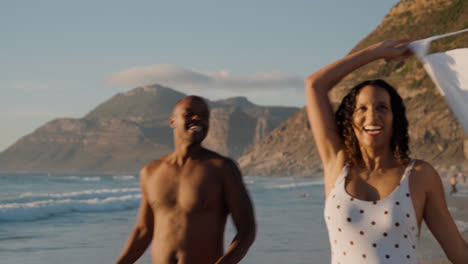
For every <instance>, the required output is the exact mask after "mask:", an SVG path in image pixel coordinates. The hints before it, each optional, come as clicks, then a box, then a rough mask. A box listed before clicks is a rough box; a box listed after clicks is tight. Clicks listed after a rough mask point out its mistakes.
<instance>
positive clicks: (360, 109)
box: [356, 106, 367, 112]
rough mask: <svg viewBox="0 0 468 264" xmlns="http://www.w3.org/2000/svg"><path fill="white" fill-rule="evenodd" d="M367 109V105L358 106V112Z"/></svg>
mask: <svg viewBox="0 0 468 264" xmlns="http://www.w3.org/2000/svg"><path fill="white" fill-rule="evenodd" d="M366 109H367V108H366V107H365V106H360V107H358V108H357V109H356V112H364V111H366Z"/></svg>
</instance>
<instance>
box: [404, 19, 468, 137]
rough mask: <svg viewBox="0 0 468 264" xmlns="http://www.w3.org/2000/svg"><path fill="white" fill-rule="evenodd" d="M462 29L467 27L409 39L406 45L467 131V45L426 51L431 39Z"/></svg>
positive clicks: (467, 131)
mask: <svg viewBox="0 0 468 264" xmlns="http://www.w3.org/2000/svg"><path fill="white" fill-rule="evenodd" d="M465 32H468V28H467V29H464V30H460V31H457V32H453V33H448V34H444V35H439V36H434V37H430V38H427V39H422V40H417V41H414V42H411V43H410V44H409V47H410V49H411V50H412V51H413V52H414V53H415V54H416V55H417V56H418V57H419V59H420V60H421V62H422V64H423V66H424V69H426V72H427V73H428V74H429V76H430V77H431V78H432V80H433V81H434V83H435V84H436V86H437V87H438V88H439V91H440V92H441V94H442V95H443V96H444V98H445V100H446V101H447V103H448V105H449V107H450V108H451V109H452V111H453V113H454V114H455V117H456V118H457V119H458V121H459V122H460V123H461V124H462V126H463V128H464V129H465V132H466V133H467V134H468V48H462V49H453V50H449V51H446V52H440V53H434V54H429V55H428V54H427V52H428V50H429V47H430V44H431V41H433V40H436V39H440V38H445V37H448V36H453V35H456V34H460V33H465Z"/></svg>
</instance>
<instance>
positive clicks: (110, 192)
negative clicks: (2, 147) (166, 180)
mask: <svg viewBox="0 0 468 264" xmlns="http://www.w3.org/2000/svg"><path fill="white" fill-rule="evenodd" d="M139 192H140V189H139V188H116V189H97V190H81V191H74V192H65V193H31V192H26V193H22V194H20V195H19V198H16V199H13V200H10V201H9V202H15V203H22V202H34V201H37V200H41V199H67V198H71V199H94V198H97V199H102V198H108V197H111V196H124V195H131V194H137V193H139Z"/></svg>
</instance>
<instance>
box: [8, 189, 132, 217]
mask: <svg viewBox="0 0 468 264" xmlns="http://www.w3.org/2000/svg"><path fill="white" fill-rule="evenodd" d="M140 199H141V195H140V194H128V195H120V196H112V197H106V198H103V199H100V198H92V199H70V198H67V199H60V200H56V199H48V200H39V201H34V202H26V203H7V204H0V221H32V220H37V219H44V218H49V217H52V216H55V215H61V214H65V213H71V212H107V211H119V210H126V209H130V208H136V207H138V204H139V201H140Z"/></svg>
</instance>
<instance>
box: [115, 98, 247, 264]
mask: <svg viewBox="0 0 468 264" xmlns="http://www.w3.org/2000/svg"><path fill="white" fill-rule="evenodd" d="M209 115H210V113H209V109H208V106H207V104H206V102H205V101H204V100H203V99H202V98H201V97H198V96H188V97H185V98H183V99H182V100H180V101H179V102H178V103H177V104H176V105H175V107H174V109H173V113H172V117H171V119H170V126H171V127H172V129H173V134H174V145H175V151H174V152H173V153H171V154H169V155H167V156H164V157H162V158H159V159H157V160H155V161H153V162H150V163H149V164H148V165H146V166H145V167H144V168H143V169H142V170H141V172H140V181H141V193H142V198H141V205H140V211H139V215H138V220H137V223H136V226H135V228H134V230H133V232H132V234H131V235H130V238H129V240H128V242H127V245H126V247H125V249H124V250H123V252H122V255H121V256H120V257H119V259H118V260H117V263H118V264H123V263H134V262H135V261H136V260H137V259H138V258H139V257H140V256H141V255H142V254H143V253H144V251H145V250H146V248H147V247H148V246H149V245H150V243H151V242H152V249H151V255H152V260H153V263H154V264H189V263H194V264H213V263H217V264H221V263H238V262H239V261H240V260H241V259H242V258H243V257H244V256H245V254H246V253H247V250H248V249H249V247H250V246H251V244H252V243H253V241H254V238H255V232H256V227H255V219H254V212H253V207H252V203H251V201H250V198H249V195H248V193H247V190H246V188H245V186H244V183H243V181H242V176H241V173H240V172H239V169H238V168H237V166H236V164H235V163H234V162H233V161H232V160H230V159H228V158H226V157H223V156H221V155H219V154H217V153H215V152H213V151H210V150H207V149H205V148H203V147H202V146H201V142H202V141H203V139H204V138H205V137H206V135H207V133H208V127H209ZM229 214H230V215H231V217H232V219H233V223H234V225H235V227H236V230H237V235H236V236H235V237H234V240H233V241H232V243H231V245H230V247H229V248H228V250H227V251H226V253H224V248H223V241H224V229H225V225H226V220H227V217H228V215H229Z"/></svg>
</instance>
